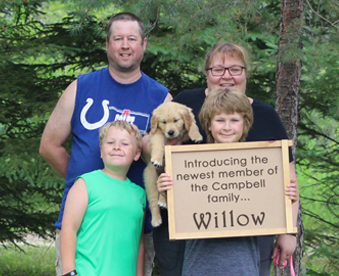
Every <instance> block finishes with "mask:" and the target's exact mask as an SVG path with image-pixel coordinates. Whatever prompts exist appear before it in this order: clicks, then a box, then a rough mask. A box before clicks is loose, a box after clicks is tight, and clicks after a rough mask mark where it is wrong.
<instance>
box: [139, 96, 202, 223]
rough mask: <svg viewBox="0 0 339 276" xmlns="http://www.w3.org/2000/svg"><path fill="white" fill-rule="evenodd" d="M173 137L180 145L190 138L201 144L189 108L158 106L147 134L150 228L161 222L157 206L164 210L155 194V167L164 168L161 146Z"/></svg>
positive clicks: (146, 184)
mask: <svg viewBox="0 0 339 276" xmlns="http://www.w3.org/2000/svg"><path fill="white" fill-rule="evenodd" d="M174 138H181V139H179V140H180V141H181V143H182V142H185V141H187V140H189V139H191V140H192V141H194V142H196V143H198V142H201V141H202V136H201V134H200V132H199V128H198V126H197V125H196V122H195V118H194V115H193V113H192V111H191V109H190V108H188V107H187V106H185V105H182V104H179V103H175V102H168V103H164V104H162V105H160V106H158V107H157V108H156V109H155V110H154V111H153V117H152V119H151V132H150V144H151V162H150V163H149V164H148V165H147V167H146V169H145V171H144V181H145V187H146V194H147V198H148V202H149V208H150V211H151V214H152V225H153V227H157V226H159V225H160V224H161V223H162V221H161V216H160V208H159V206H161V207H166V199H165V198H163V197H162V196H161V195H160V197H159V194H158V189H157V179H158V172H157V169H156V167H161V166H162V165H163V161H164V146H165V145H166V143H167V140H169V139H174ZM152 164H153V165H152Z"/></svg>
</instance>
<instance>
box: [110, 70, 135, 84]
mask: <svg viewBox="0 0 339 276" xmlns="http://www.w3.org/2000/svg"><path fill="white" fill-rule="evenodd" d="M108 69H109V73H110V74H111V76H112V78H113V79H115V80H116V81H117V82H119V83H122V84H129V83H133V82H136V81H137V80H138V79H140V78H141V71H140V68H138V69H136V70H134V71H132V72H126V73H125V72H120V71H117V70H115V69H114V68H112V67H111V66H109V67H108Z"/></svg>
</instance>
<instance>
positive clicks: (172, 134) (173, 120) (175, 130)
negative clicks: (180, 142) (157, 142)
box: [158, 114, 185, 139]
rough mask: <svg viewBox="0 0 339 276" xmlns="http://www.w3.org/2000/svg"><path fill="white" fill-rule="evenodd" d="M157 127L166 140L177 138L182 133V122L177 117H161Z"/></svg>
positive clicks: (178, 116) (180, 118) (179, 117)
mask: <svg viewBox="0 0 339 276" xmlns="http://www.w3.org/2000/svg"><path fill="white" fill-rule="evenodd" d="M158 127H159V128H160V129H161V131H162V132H163V133H164V135H165V136H166V138H168V139H172V138H177V137H179V136H180V135H182V133H183V132H184V130H185V129H184V120H183V118H182V117H181V116H180V115H179V114H178V115H172V116H161V117H160V118H159V121H158Z"/></svg>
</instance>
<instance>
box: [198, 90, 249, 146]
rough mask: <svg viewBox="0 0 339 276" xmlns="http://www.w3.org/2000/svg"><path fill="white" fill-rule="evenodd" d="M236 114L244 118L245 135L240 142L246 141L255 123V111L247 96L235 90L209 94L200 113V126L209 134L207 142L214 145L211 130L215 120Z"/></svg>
mask: <svg viewBox="0 0 339 276" xmlns="http://www.w3.org/2000/svg"><path fill="white" fill-rule="evenodd" d="M235 112H236V113H239V114H241V115H242V116H243V118H244V129H243V135H242V136H241V138H240V141H245V138H246V137H247V134H248V132H249V130H250V128H251V126H252V123H253V109H252V106H251V103H250V101H249V99H248V98H247V96H246V95H245V94H244V93H242V92H240V91H239V90H238V89H235V88H226V89H217V90H214V91H212V92H210V93H209V94H208V96H207V97H206V99H205V102H204V104H203V106H202V108H201V110H200V113H199V120H200V124H201V126H202V129H203V130H204V131H205V132H206V134H207V142H209V143H214V138H213V136H212V134H211V131H210V130H209V127H210V126H211V122H212V120H213V118H214V117H215V116H216V115H219V114H221V113H225V114H233V113H235Z"/></svg>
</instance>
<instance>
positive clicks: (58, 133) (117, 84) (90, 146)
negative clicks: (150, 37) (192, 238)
mask: <svg viewBox="0 0 339 276" xmlns="http://www.w3.org/2000/svg"><path fill="white" fill-rule="evenodd" d="M146 44H147V39H146V38H145V35H144V29H143V24H142V22H141V21H140V19H139V18H138V17H137V16H135V15H134V14H131V13H120V14H117V15H115V16H113V17H112V18H111V19H110V22H109V24H108V27H107V38H106V51H107V58H108V63H109V66H108V68H103V69H101V70H98V71H95V72H92V73H89V74H85V75H80V76H79V77H78V79H77V80H75V81H73V82H72V83H71V84H70V85H69V86H68V87H67V88H66V90H65V91H64V93H63V94H62V96H61V97H60V99H59V101H58V103H57V105H56V107H55V109H54V111H53V113H52V115H51V117H50V119H49V121H48V123H47V125H46V128H45V130H44V133H43V135H42V138H41V144H40V154H41V155H42V156H43V157H44V158H45V159H46V161H47V162H48V163H49V164H50V165H51V167H52V168H53V169H54V170H55V171H56V172H57V173H58V174H59V175H60V176H62V177H64V178H65V179H66V181H65V190H64V196H63V200H62V204H61V209H60V214H59V218H58V221H57V222H56V224H55V226H56V228H57V234H56V249H57V260H56V270H57V275H58V276H59V275H61V273H62V272H61V269H62V267H61V259H60V229H61V221H62V216H63V211H64V204H65V200H66V197H67V193H68V191H69V189H70V188H71V186H72V185H73V183H74V181H75V179H76V177H77V176H79V175H81V174H83V173H86V172H89V171H93V170H96V169H102V168H103V163H102V161H101V158H100V149H99V146H98V145H99V134H98V130H99V128H100V127H101V126H103V125H104V124H105V123H106V122H109V121H114V120H125V121H127V122H129V123H133V124H135V125H137V126H138V128H139V129H140V132H141V134H142V135H143V156H144V157H145V158H147V157H148V156H149V145H148V137H147V136H148V135H147V130H148V129H149V127H150V117H151V114H152V111H153V110H154V109H155V108H156V107H157V106H158V105H160V104H161V103H163V102H167V101H171V99H172V97H171V95H170V94H169V93H168V90H167V88H165V87H164V86H162V85H161V84H160V83H158V82H156V81H155V80H153V79H151V78H149V77H148V76H147V75H145V74H144V73H143V72H142V71H141V70H140V63H141V61H142V58H143V54H144V51H145V49H146ZM70 134H72V136H73V140H72V153H71V155H69V154H68V153H67V151H66V149H65V148H64V146H63V145H64V143H65V142H66V140H67V139H68V137H69V136H70ZM144 167H145V164H144V163H143V162H142V161H141V160H139V161H138V162H134V163H133V165H132V166H131V168H130V171H129V173H128V174H127V176H128V177H129V178H130V180H131V181H132V182H135V183H137V184H138V185H141V186H142V185H143V180H142V173H143V170H144ZM148 213H149V212H148ZM151 230H152V228H151V225H150V217H149V216H148V219H147V218H146V225H145V233H146V235H145V248H146V250H145V251H146V252H145V259H146V260H145V271H146V273H145V275H151V272H152V263H153V259H154V250H153V241H152V236H151V234H150V232H151ZM150 243H151V244H150ZM149 247H151V248H152V250H153V251H152V252H151V253H150V252H149Z"/></svg>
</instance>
